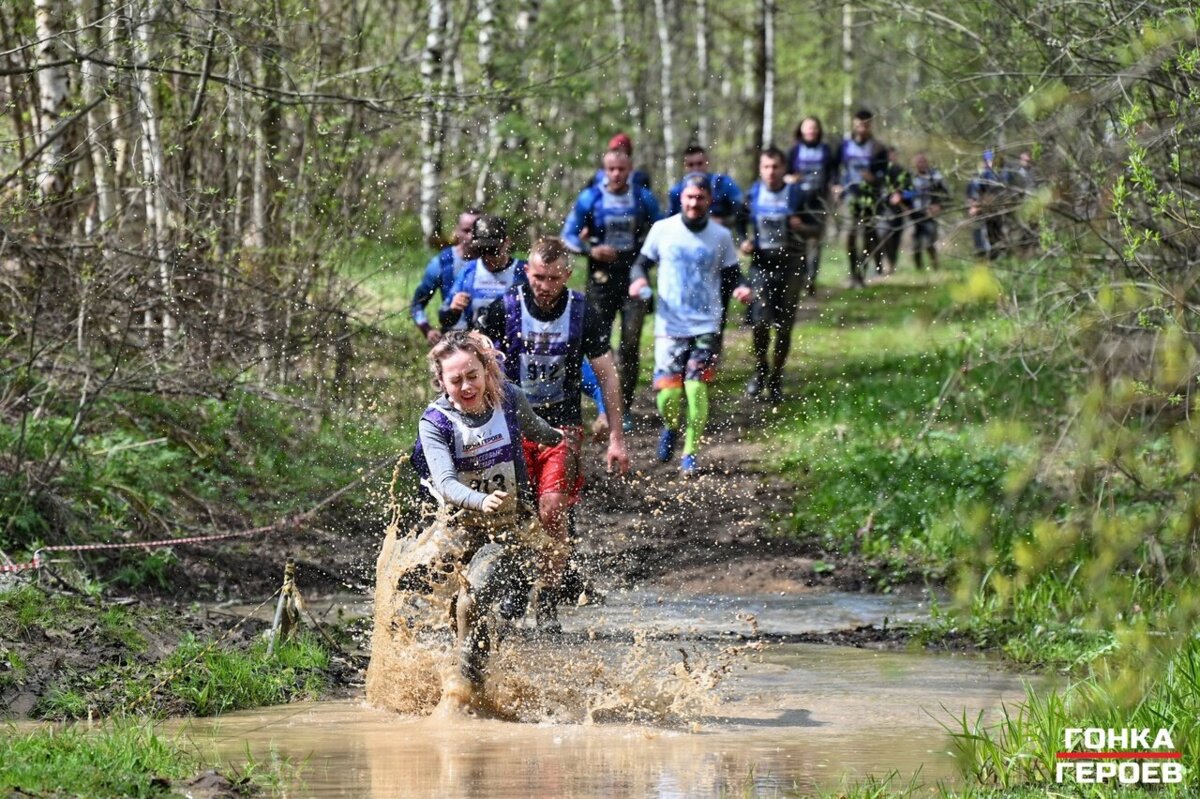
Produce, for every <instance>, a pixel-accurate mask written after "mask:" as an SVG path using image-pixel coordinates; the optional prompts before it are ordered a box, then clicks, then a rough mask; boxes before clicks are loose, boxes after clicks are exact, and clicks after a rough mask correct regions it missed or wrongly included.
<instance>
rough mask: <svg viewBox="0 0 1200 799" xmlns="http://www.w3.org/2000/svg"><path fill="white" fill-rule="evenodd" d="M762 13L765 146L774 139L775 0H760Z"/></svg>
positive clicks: (763, 125) (762, 143)
mask: <svg viewBox="0 0 1200 799" xmlns="http://www.w3.org/2000/svg"><path fill="white" fill-rule="evenodd" d="M762 15H763V89H762V93H763V111H762V141H761V142H759V144H760V146H762V147H763V148H766V147H768V146H770V145H771V144H772V142H774V140H775V0H762Z"/></svg>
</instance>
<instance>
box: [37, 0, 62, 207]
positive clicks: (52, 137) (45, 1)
mask: <svg viewBox="0 0 1200 799" xmlns="http://www.w3.org/2000/svg"><path fill="white" fill-rule="evenodd" d="M61 2H62V0H34V4H33V5H34V15H35V20H36V22H35V27H36V30H37V39H38V42H37V48H36V53H37V63H38V66H39V69H38V71H37V83H38V106H37V125H36V132H37V145H38V147H41V148H42V151H41V155H40V156H39V157H38V171H37V177H36V179H35V183H36V185H37V191H38V196H39V197H40V198H41V199H43V200H49V199H52V198H54V197H58V196H59V195H61V194H62V193H63V192H64V191H65V190H66V187H67V184H66V177H65V174H64V172H63V156H64V154H65V153H66V141H65V139H64V135H63V131H62V130H60V129H59V123H60V122H62V120H63V119H64V117H65V114H66V112H67V110H68V104H69V101H70V90H71V84H70V80H69V78H68V74H67V68H66V67H65V66H51V65H53V64H55V63H56V62H58V61H61V60H63V58H64V56H65V55H66V48H65V47H64V46H63V43H62V39H61V37H62V27H63V19H64V15H63V9H62V6H61Z"/></svg>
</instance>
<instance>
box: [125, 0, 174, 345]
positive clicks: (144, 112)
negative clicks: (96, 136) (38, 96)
mask: <svg viewBox="0 0 1200 799" xmlns="http://www.w3.org/2000/svg"><path fill="white" fill-rule="evenodd" d="M139 12H140V19H139V20H138V23H137V25H136V36H137V47H136V51H135V52H136V62H135V63H136V66H135V70H134V72H135V75H136V76H137V109H138V119H139V120H140V122H141V129H142V140H141V151H142V197H143V200H144V203H145V208H146V251H147V252H149V253H153V255H154V260H155V265H156V266H157V268H158V291H159V297H158V310H159V312H160V318H161V324H162V333H163V339H164V341H165V343H166V344H168V345H170V344H171V343H173V340H174V337H175V317H174V313H173V309H172V306H173V297H172V294H173V292H172V277H171V272H172V268H171V260H170V248H169V246H168V243H167V206H166V198H165V195H164V192H163V177H164V170H163V147H162V135H161V131H160V128H159V116H158V108H157V104H156V102H155V97H154V75H153V73H152V72H151V71H150V69H149V65H150V59H151V53H152V49H153V47H154V37H153V35H152V33H153V27H154V23H155V20H156V18H157V16H158V6H157V3H156V0H146V2H145V3H144V4H143V5H141V6H140V7H139ZM144 325H145V328H146V333H147V335H150V334H151V333H152V332H153V331H154V328H155V318H154V308H153V307H150V306H148V307H147V309H146V313H145V317H144Z"/></svg>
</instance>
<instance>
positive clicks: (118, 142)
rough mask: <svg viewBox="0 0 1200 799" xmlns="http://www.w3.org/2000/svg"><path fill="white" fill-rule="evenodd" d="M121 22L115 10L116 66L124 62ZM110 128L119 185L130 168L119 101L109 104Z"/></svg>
mask: <svg viewBox="0 0 1200 799" xmlns="http://www.w3.org/2000/svg"><path fill="white" fill-rule="evenodd" d="M121 22H122V15H121V14H120V13H119V12H118V11H117V10H116V9H113V11H112V13H111V14H109V15H108V44H109V52H108V60H109V61H111V62H113V63H114V64H119V63H121V62H122V58H123V55H122V53H121V47H122V43H123V42H125V41H126V39H125V35H124V32H123V31H122V30H121ZM108 126H109V130H110V131H111V135H112V156H111V160H112V167H113V177H114V178H115V179H116V181H117V184H118V185H119V184H120V182H121V178H122V177H123V176H124V175H125V170H126V169H127V168H128V167H129V139H128V138H127V137H126V135H125V114H124V113H123V111H122V109H121V104H120V103H119V102H117V101H110V102H109V104H108Z"/></svg>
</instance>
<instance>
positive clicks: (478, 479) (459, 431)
mask: <svg viewBox="0 0 1200 799" xmlns="http://www.w3.org/2000/svg"><path fill="white" fill-rule="evenodd" d="M519 445H520V442H514V441H513V440H512V435H511V434H510V433H509V429H508V423H507V421H506V420H505V418H504V414H503V413H502V412H501V411H500V410H499V409H495V410H493V412H492V417H491V419H489V420H488V421H487V423H486V424H483V425H481V426H479V427H469V426H467V425H465V424H463V423H461V422H459V421H458V420H455V442H454V449H455V453H454V460H455V467H456V469H457V471H458V479H459V482H461V483H463V484H464V485H466V486H469V487H470V488H471V490H472V491H480V492H483V493H484V494H490V493H492V492H493V491H505V492H510V493H511V492H513V491H515V490H516V488H517V471H516V466H515V465H514V461H515V458H516V454H515V452H516V450H515V448H516V447H517V446H519Z"/></svg>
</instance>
